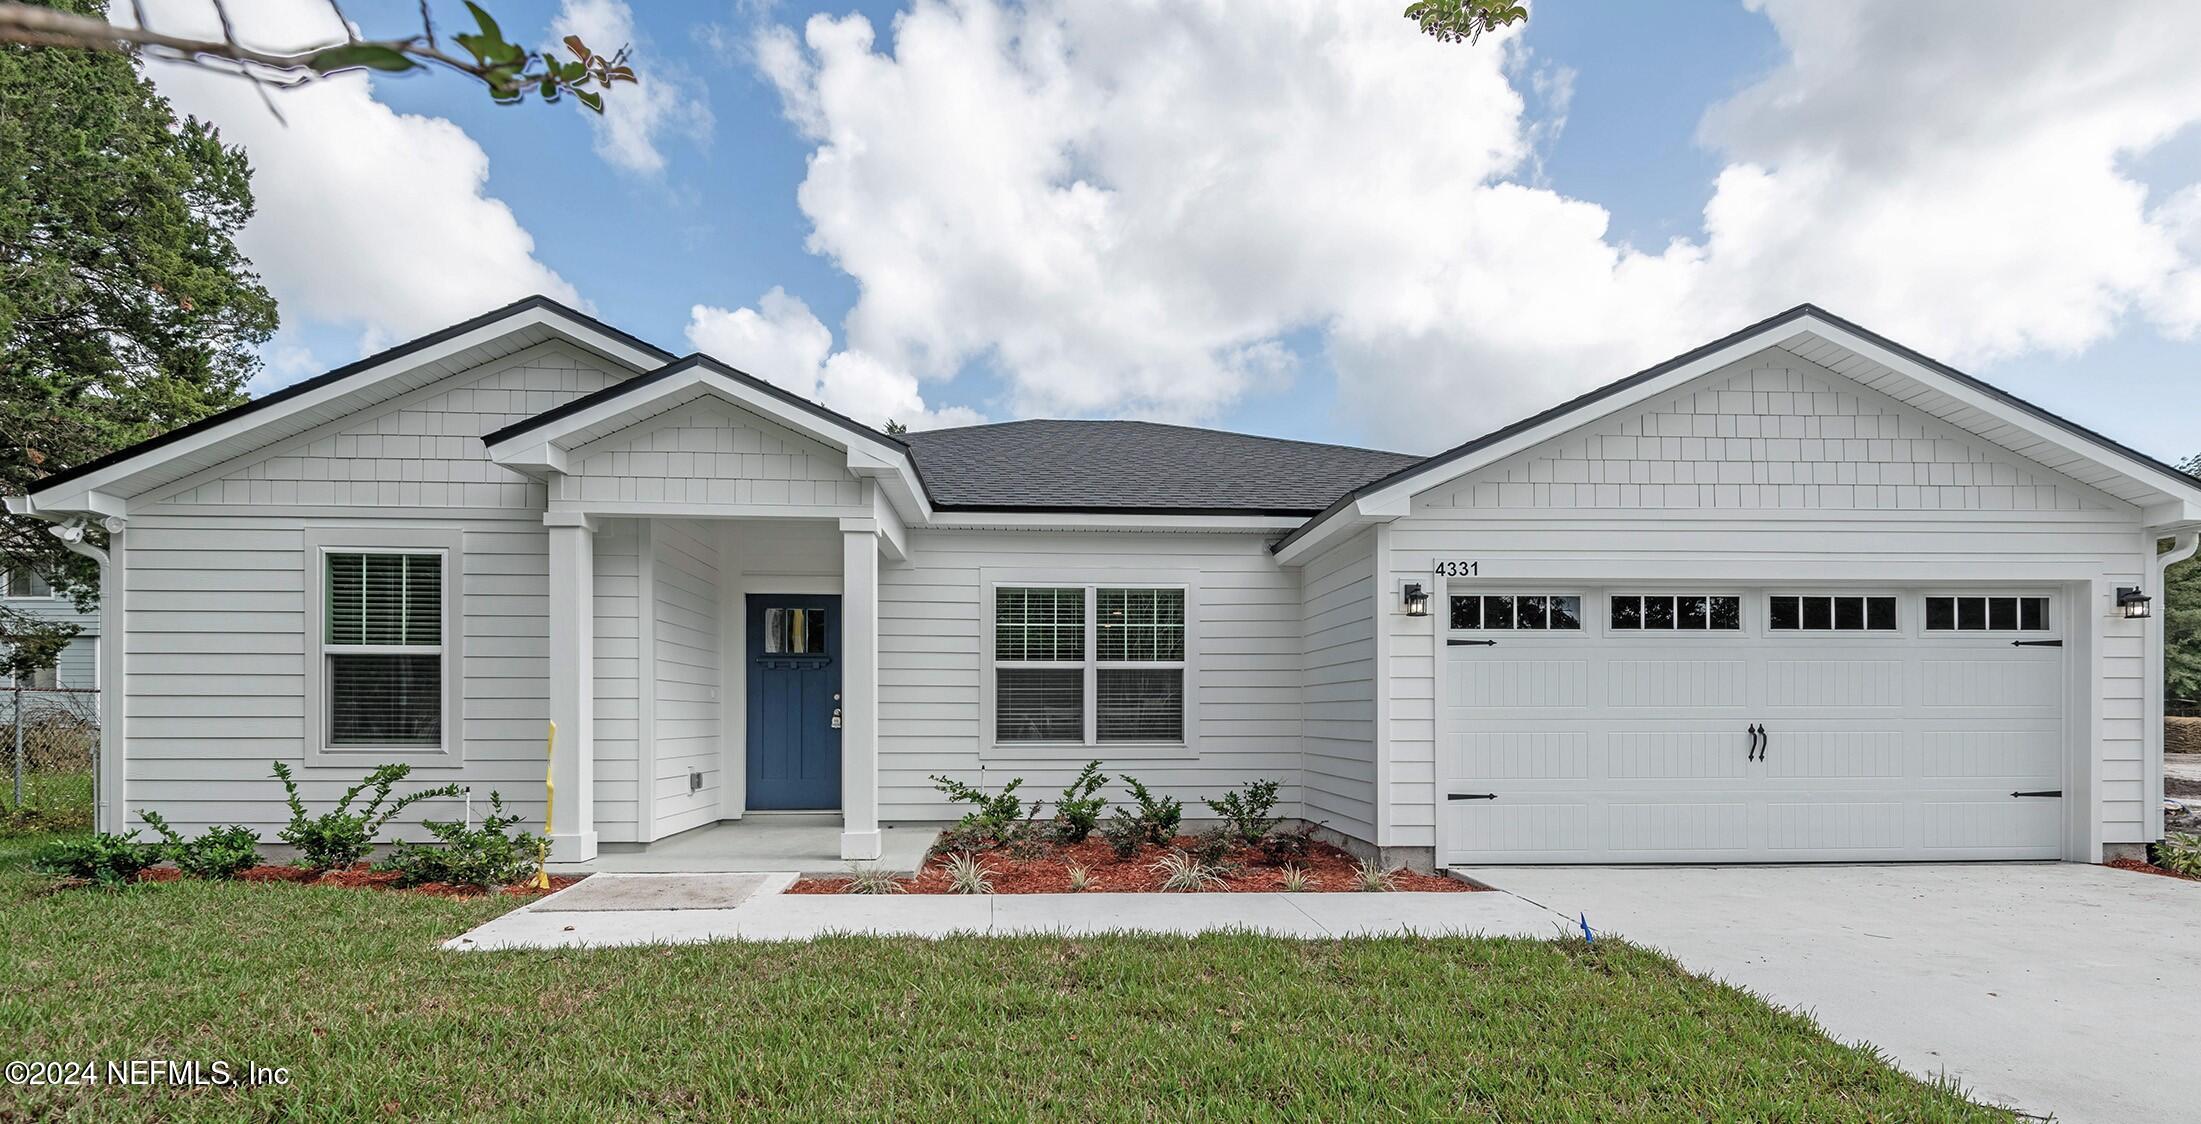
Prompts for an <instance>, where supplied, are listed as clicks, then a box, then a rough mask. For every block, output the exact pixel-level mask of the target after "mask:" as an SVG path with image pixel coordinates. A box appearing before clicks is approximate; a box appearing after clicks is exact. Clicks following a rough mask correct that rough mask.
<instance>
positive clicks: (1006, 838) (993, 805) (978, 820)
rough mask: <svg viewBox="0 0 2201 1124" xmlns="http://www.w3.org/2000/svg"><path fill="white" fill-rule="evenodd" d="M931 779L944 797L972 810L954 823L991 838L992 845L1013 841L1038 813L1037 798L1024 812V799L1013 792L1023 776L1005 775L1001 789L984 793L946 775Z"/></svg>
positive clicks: (1038, 803) (1019, 784)
mask: <svg viewBox="0 0 2201 1124" xmlns="http://www.w3.org/2000/svg"><path fill="white" fill-rule="evenodd" d="M931 780H932V784H933V787H934V788H937V789H939V790H940V791H941V792H943V793H945V794H947V797H948V799H950V800H953V801H955V802H956V803H958V804H969V805H971V807H972V810H971V811H970V812H967V813H965V814H964V816H963V818H962V819H961V820H959V821H957V822H956V825H955V826H956V827H958V828H961V829H965V830H967V831H969V832H970V833H972V834H975V835H977V836H978V837H980V838H983V839H989V840H992V841H993V843H994V844H995V845H996V846H1003V845H1006V844H1009V843H1013V842H1015V841H1016V840H1017V839H1018V838H1019V837H1020V836H1022V835H1024V834H1025V832H1026V830H1027V827H1028V822H1027V821H1028V820H1029V819H1030V818H1032V817H1036V816H1038V815H1039V809H1040V802H1039V801H1037V800H1034V801H1032V808H1031V811H1030V812H1029V813H1027V812H1026V811H1025V810H1024V799H1023V798H1022V797H1020V796H1018V795H1017V794H1016V790H1017V789H1019V788H1022V787H1023V786H1024V778H1023V777H1011V778H1009V783H1007V784H1005V785H1002V786H1001V791H1000V792H999V793H996V794H992V795H988V794H987V792H986V790H985V789H982V788H977V787H974V786H972V785H967V784H964V783H963V782H962V781H958V780H950V779H949V778H947V777H942V776H935V777H932V778H931Z"/></svg>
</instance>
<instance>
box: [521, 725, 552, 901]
mask: <svg viewBox="0 0 2201 1124" xmlns="http://www.w3.org/2000/svg"><path fill="white" fill-rule="evenodd" d="M543 757H544V758H545V759H546V763H545V764H544V766H543V770H544V771H543V837H542V838H541V839H538V840H536V841H535V877H533V878H531V879H529V880H528V883H527V884H528V885H530V886H533V887H534V888H536V889H538V890H548V889H550V825H551V823H552V822H553V821H552V819H551V814H552V811H553V810H554V809H555V808H556V807H557V800H558V762H557V757H558V724H557V723H556V722H553V723H551V724H550V737H549V739H548V740H547V741H545V742H544V743H543Z"/></svg>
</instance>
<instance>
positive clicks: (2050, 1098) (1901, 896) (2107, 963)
mask: <svg viewBox="0 0 2201 1124" xmlns="http://www.w3.org/2000/svg"><path fill="white" fill-rule="evenodd" d="M1465 873H1467V874H1469V875H1470V876H1471V877H1473V878H1475V879H1476V880H1477V881H1480V882H1482V883H1484V884H1486V885H1491V886H1496V887H1498V888H1500V889H1503V890H1506V891H1508V892H1510V893H1513V894H1515V895H1518V896H1520V897H1521V898H1523V899H1525V900H1527V901H1532V902H1535V903H1538V904H1540V905H1543V906H1546V907H1548V908H1549V909H1551V910H1554V911H1556V912H1558V913H1561V914H1565V915H1566V916H1568V917H1573V916H1576V915H1577V914H1584V913H1586V914H1587V915H1588V916H1589V922H1590V925H1591V926H1592V927H1594V928H1596V929H1597V930H1599V931H1601V932H1608V933H1615V934H1618V935H1621V936H1624V937H1626V938H1628V939H1629V940H1632V941H1635V942H1637V943H1639V944H1645V945H1650V946H1652V947H1656V948H1660V949H1664V950H1665V951H1667V952H1669V953H1671V954H1672V955H1674V956H1675V957H1676V958H1678V959H1679V960H1680V961H1681V962H1682V963H1683V964H1684V965H1687V966H1688V967H1689V968H1690V969H1691V970H1693V971H1697V972H1701V973H1704V974H1707V975H1710V976H1714V977H1716V978H1719V979H1722V980H1725V981H1727V982H1729V983H1732V984H1736V985H1738V986H1741V987H1745V988H1748V989H1750V990H1751V991H1754V992H1757V993H1758V994H1760V995H1762V996H1765V997H1766V998H1768V999H1770V1000H1772V1001H1774V1002H1777V1003H1781V1004H1784V1005H1787V1006H1791V1007H1796V1008H1801V1009H1803V1010H1805V1011H1807V1012H1808V1013H1810V1014H1811V1015H1812V1016H1813V1017H1815V1018H1817V1019H1818V1020H1819V1022H1820V1024H1821V1025H1823V1026H1825V1027H1826V1028H1827V1030H1828V1032H1829V1033H1831V1034H1833V1035H1834V1036H1835V1037H1837V1038H1840V1039H1842V1040H1844V1041H1864V1042H1870V1043H1872V1044H1873V1045H1875V1046H1877V1047H1879V1048H1880V1049H1881V1050H1883V1051H1885V1052H1887V1053H1888V1054H1889V1055H1890V1056H1892V1057H1893V1058H1894V1060H1895V1061H1896V1062H1897V1063H1898V1064H1900V1065H1902V1066H1903V1067H1904V1068H1905V1069H1908V1070H1910V1071H1911V1072H1913V1073H1916V1074H1919V1075H1922V1076H1934V1075H1939V1074H1948V1075H1951V1076H1953V1077H1955V1078H1956V1079H1957V1080H1958V1081H1959V1082H1961V1083H1962V1084H1963V1086H1964V1087H1965V1088H1966V1089H1967V1090H1968V1091H1969V1092H1970V1093H1971V1094H1972V1095H1973V1096H1975V1097H1977V1098H1979V1099H1982V1100H1986V1101H1991V1102H1996V1103H2000V1104H2004V1105H2008V1106H2010V1107H2012V1108H2015V1109H2018V1110H2019V1111H2021V1112H2025V1113H2029V1114H2033V1115H2038V1116H2046V1115H2049V1114H2051V1113H2052V1114H2054V1116H2055V1117H2056V1119H2058V1120H2066V1121H2079V1122H2089V1121H2119V1122H2122V1121H2157V1120H2166V1121H2167V1120H2192V1119H2194V1118H2195V1116H2194V1113H2195V1111H2196V1109H2195V1102H2194V1100H2193V1097H2192V1092H2193V1090H2192V1085H2191V1082H2190V1081H2189V1080H2187V1076H2186V1075H2190V1074H2191V1073H2192V1072H2193V1067H2194V1065H2195V1064H2196V1059H2201V1020H2197V1019H2196V1012H2195V1009H2194V1005H2195V1003H2196V1001H2197V1000H2201V883H2193V882H2183V881H2179V880H2176V879H2170V878H2162V877H2158V876H2154V875H2147V874H2137V873H2132V872H2128V871H2122V870H2116V869H2112V868H2108V867H2098V866H2083V865H2078V864H2063V863H2057V864H2032V863H2024V864H2005V863H1993V864H1990V863H1971V864H1947V865H1888V866H1791V867H1491V868H1481V869H1475V870H1470V871H1466V872H1465Z"/></svg>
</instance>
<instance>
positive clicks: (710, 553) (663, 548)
mask: <svg viewBox="0 0 2201 1124" xmlns="http://www.w3.org/2000/svg"><path fill="white" fill-rule="evenodd" d="M650 541H651V545H652V548H653V552H654V558H655V567H654V573H653V574H652V575H651V579H650V589H651V593H652V600H653V602H654V606H653V609H652V611H653V612H654V614H655V620H654V621H653V622H652V627H651V630H650V631H651V633H652V641H653V643H654V647H655V655H654V658H653V660H652V667H651V671H650V674H649V675H648V676H647V677H646V679H647V681H648V682H649V683H650V685H651V689H652V690H653V692H654V693H655V704H656V705H655V706H654V708H653V710H652V715H651V720H652V725H653V727H654V731H653V735H654V736H653V742H654V747H655V752H654V754H653V756H654V758H655V762H656V768H655V776H654V778H653V783H654V785H655V792H654V794H653V796H654V800H653V802H652V803H653V809H654V816H655V821H656V822H655V827H654V830H653V832H652V835H651V838H656V839H662V838H664V837H665V836H667V835H671V834H674V833H676V832H681V831H686V830H688V829H689V828H691V827H699V826H701V825H703V824H706V823H713V822H716V821H717V819H718V801H719V786H720V784H721V782H722V779H723V778H722V777H721V776H720V769H719V698H718V695H719V660H720V653H719V623H718V617H719V604H718V598H719V552H718V534H717V530H716V529H715V528H713V527H711V526H709V525H708V524H704V523H699V522H697V521H695V520H684V519H663V520H658V521H657V522H656V525H655V526H654V527H653V528H652V533H651V536H650ZM691 770H692V771H694V772H697V773H701V774H702V775H703V786H702V787H701V788H699V789H694V790H691V789H690V787H689V773H690V771H691Z"/></svg>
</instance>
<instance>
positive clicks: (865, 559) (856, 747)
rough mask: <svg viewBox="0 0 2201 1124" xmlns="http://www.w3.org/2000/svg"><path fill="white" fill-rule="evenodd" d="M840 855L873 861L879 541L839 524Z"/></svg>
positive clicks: (854, 525) (871, 529)
mask: <svg viewBox="0 0 2201 1124" xmlns="http://www.w3.org/2000/svg"><path fill="white" fill-rule="evenodd" d="M841 857H842V858H844V859H876V858H878V857H879V543H878V529H877V528H876V526H874V524H873V522H872V521H871V520H869V519H843V520H841Z"/></svg>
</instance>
